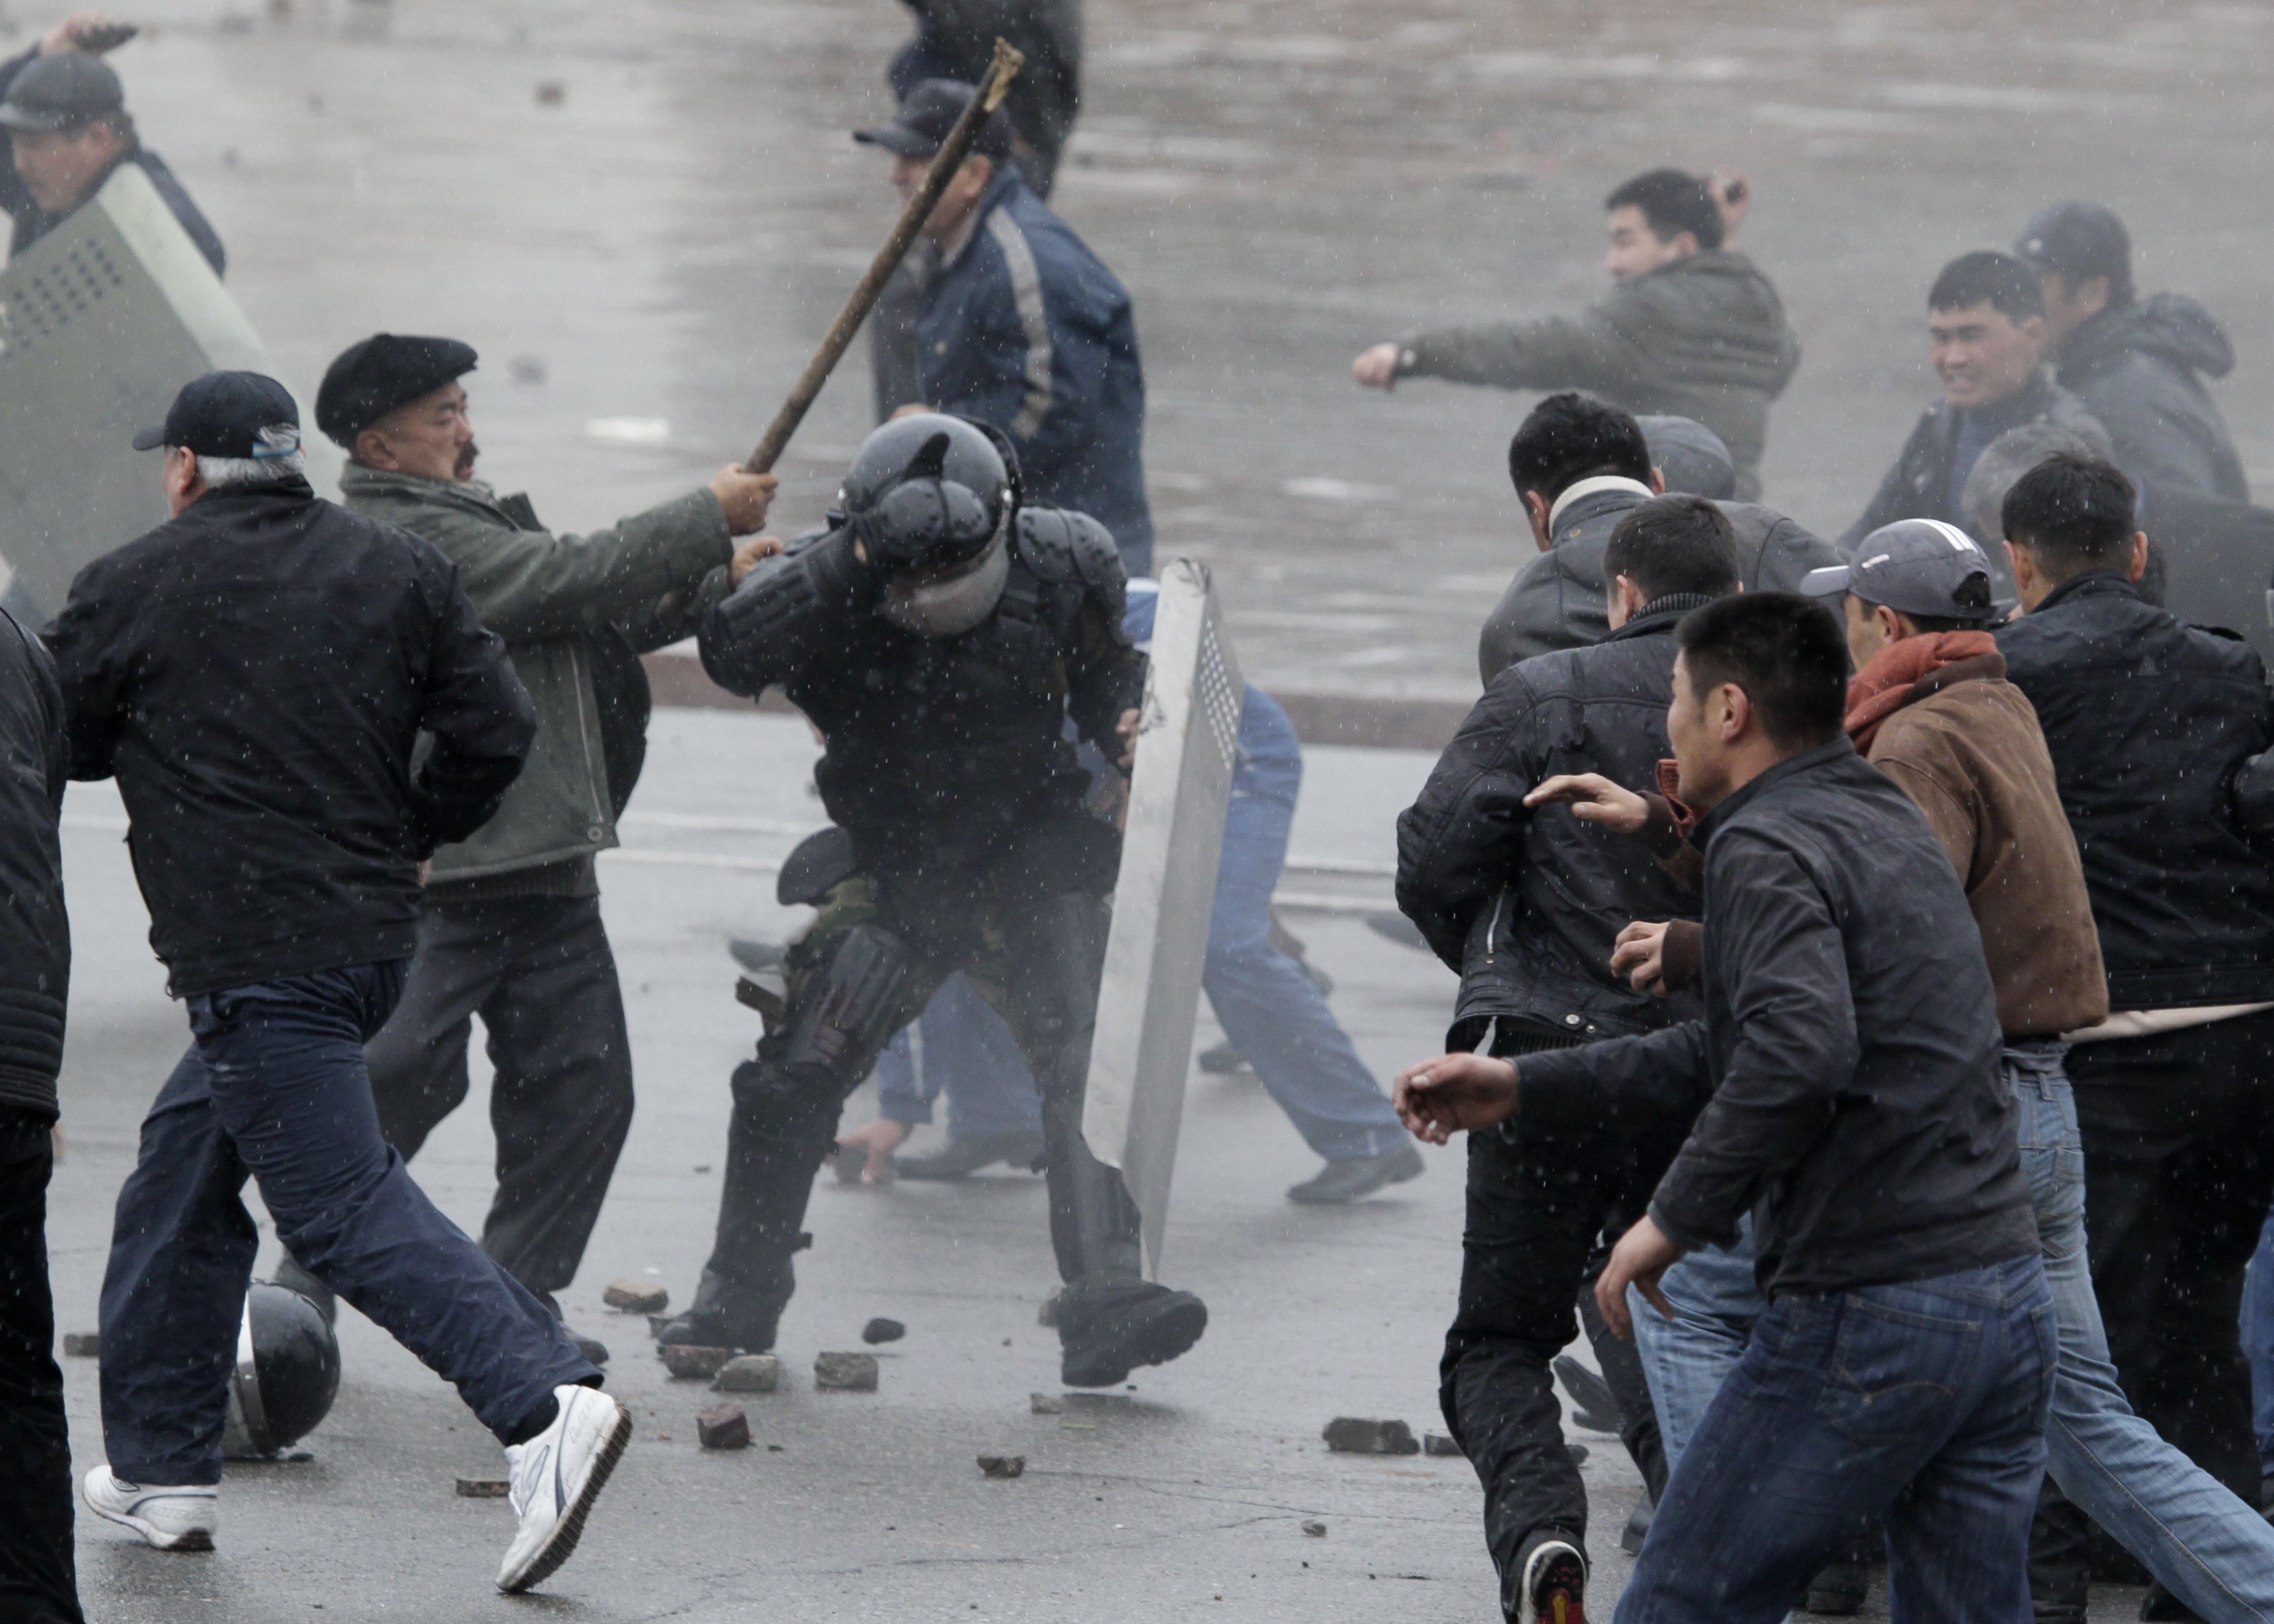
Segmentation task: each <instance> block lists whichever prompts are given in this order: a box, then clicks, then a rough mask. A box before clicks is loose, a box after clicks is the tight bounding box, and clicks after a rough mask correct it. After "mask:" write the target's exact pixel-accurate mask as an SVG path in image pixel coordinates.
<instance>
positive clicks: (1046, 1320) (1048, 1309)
mask: <svg viewBox="0 0 2274 1624" xmlns="http://www.w3.org/2000/svg"><path fill="white" fill-rule="evenodd" d="M1035 1324H1036V1325H1039V1326H1041V1327H1043V1329H1044V1330H1046V1331H1049V1330H1056V1329H1057V1328H1058V1293H1057V1292H1055V1291H1053V1292H1051V1293H1050V1296H1048V1297H1044V1298H1043V1305H1042V1306H1041V1307H1040V1308H1038V1309H1036V1310H1035Z"/></svg>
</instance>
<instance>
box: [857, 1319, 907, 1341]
mask: <svg viewBox="0 0 2274 1624" xmlns="http://www.w3.org/2000/svg"><path fill="white" fill-rule="evenodd" d="M907 1334H908V1327H906V1326H904V1325H902V1324H901V1323H900V1321H899V1320H897V1319H871V1320H870V1321H869V1323H868V1324H866V1325H864V1326H862V1327H861V1340H862V1342H866V1343H868V1344H869V1346H870V1347H871V1348H873V1347H875V1346H876V1345H877V1343H878V1342H898V1341H900V1338H902V1337H903V1336H906V1335H907Z"/></svg>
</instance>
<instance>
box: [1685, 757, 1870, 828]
mask: <svg viewBox="0 0 2274 1624" xmlns="http://www.w3.org/2000/svg"><path fill="white" fill-rule="evenodd" d="M1855 754H1856V747H1855V746H1854V745H1852V744H1850V743H1849V742H1848V735H1847V734H1846V733H1841V735H1840V736H1839V737H1838V738H1837V739H1834V740H1833V741H1831V742H1830V743H1828V744H1819V745H1818V746H1816V747H1815V748H1813V749H1807V750H1803V751H1802V752H1801V753H1800V754H1799V755H1797V756H1786V757H1785V758H1784V759H1783V760H1782V761H1781V762H1779V763H1777V764H1776V765H1775V766H1773V767H1772V768H1770V769H1769V770H1768V771H1766V772H1764V773H1762V774H1761V775H1760V776H1759V777H1758V778H1754V779H1753V780H1752V781H1751V782H1750V783H1748V784H1746V785H1744V786H1743V787H1742V788H1740V789H1738V790H1737V791H1736V793H1733V794H1731V795H1730V796H1729V798H1728V800H1726V801H1722V802H1721V805H1719V806H1717V807H1715V808H1713V810H1712V811H1711V812H1708V813H1706V814H1705V815H1704V816H1701V817H1700V818H1698V827H1697V830H1696V831H1695V832H1694V833H1692V834H1691V836H1690V843H1691V844H1692V845H1694V846H1697V847H1698V850H1699V851H1701V852H1702V851H1704V850H1705V849H1706V846H1707V844H1708V843H1709V842H1711V841H1712V839H1713V831H1715V830H1717V829H1719V828H1721V825H1722V824H1724V823H1728V821H1729V820H1730V819H1731V818H1732V817H1734V816H1736V815H1737V812H1738V810H1739V808H1743V807H1744V806H1746V805H1748V804H1750V803H1751V802H1752V801H1756V800H1758V799H1759V797H1760V796H1762V795H1763V794H1765V793H1767V792H1768V791H1770V790H1772V789H1773V788H1775V787H1776V786H1778V785H1780V784H1781V783H1783V782H1784V781H1785V780H1786V779H1788V778H1797V777H1799V776H1800V775H1801V774H1802V773H1803V772H1812V771H1815V770H1816V769H1817V768H1818V767H1825V766H1829V765H1830V764H1831V763H1834V762H1836V761H1841V760H1844V759H1845V758H1847V757H1849V756H1853V755H1855Z"/></svg>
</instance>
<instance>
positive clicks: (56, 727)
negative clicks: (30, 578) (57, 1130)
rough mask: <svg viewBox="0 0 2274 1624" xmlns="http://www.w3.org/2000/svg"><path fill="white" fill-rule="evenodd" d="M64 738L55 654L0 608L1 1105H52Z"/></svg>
mask: <svg viewBox="0 0 2274 1624" xmlns="http://www.w3.org/2000/svg"><path fill="white" fill-rule="evenodd" d="M69 765H70V746H69V744H68V742H67V741H66V738H65V735H64V695H63V689H62V688H60V687H59V686H58V685H57V684H56V665H55V662H54V661H53V660H52V659H50V658H48V651H47V650H46V649H44V648H42V647H41V645H40V643H39V640H38V639H37V638H35V637H34V636H33V635H31V634H30V633H29V632H26V630H25V629H24V628H22V627H21V626H19V625H18V624H17V623H16V620H15V617H14V616H12V615H11V614H10V613H8V612H7V611H6V610H4V609H0V1109H7V1108H13V1109H21V1110H26V1111H31V1112H33V1113H34V1114H36V1115H40V1116H54V1115H55V1114H56V1071H59V1070H60V1069H61V1068H62V1066H63V1059H64V995H65V993H66V992H67V991H68V990H69V988H70V983H71V922H70V921H69V920H67V919H66V918H65V917H64V869H63V852H62V849H61V846H60V845H59V843H58V841H57V839H56V819H57V817H58V816H61V814H62V811H63V804H64V781H65V779H66V778H67V776H68V774H67V771H66V769H67V768H68V767H69Z"/></svg>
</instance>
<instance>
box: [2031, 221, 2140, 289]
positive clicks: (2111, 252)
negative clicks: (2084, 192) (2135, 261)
mask: <svg viewBox="0 0 2274 1624" xmlns="http://www.w3.org/2000/svg"><path fill="white" fill-rule="evenodd" d="M2014 255H2015V256H2016V257H2017V258H2019V259H2026V260H2027V261H2029V267H2030V268H2031V269H2032V270H2035V271H2037V272H2039V273H2041V274H2042V273H2044V272H2045V271H2058V272H2059V273H2060V274H2062V275H2063V276H2067V277H2069V278H2071V279H2073V280H2081V279H2082V278H2085V277H2090V276H2105V277H2107V278H2108V281H2109V283H2110V285H2111V286H2112V287H2126V288H2128V287H2130V286H2131V285H2132V234H2131V233H2130V232H2128V231H2127V230H2126V229H2124V222H2122V221H2120V220H2119V219H2118V218H2117V217H2116V214H2115V211H2114V210H2112V209H2109V208H2104V207H2101V206H2100V205H2099V204H2097V203H2056V204H2054V205H2053V206H2052V207H2051V208H2049V209H2046V210H2044V212H2043V213H2042V214H2039V215H2038V216H2037V218H2036V219H2035V220H2032V221H2030V222H2029V224H2028V225H2026V226H2024V227H2022V236H2021V240H2020V241H2018V242H2016V243H2015V244H2014Z"/></svg>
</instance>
